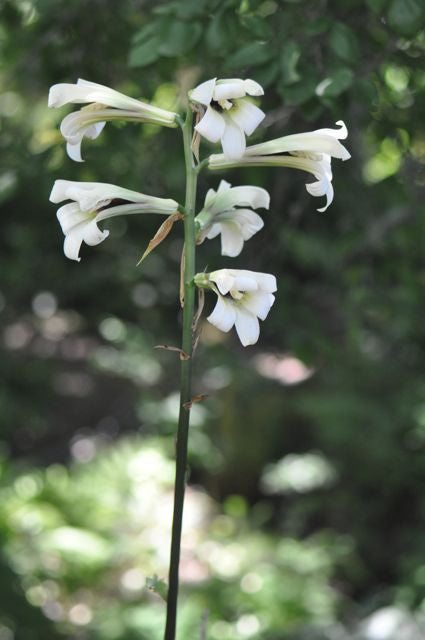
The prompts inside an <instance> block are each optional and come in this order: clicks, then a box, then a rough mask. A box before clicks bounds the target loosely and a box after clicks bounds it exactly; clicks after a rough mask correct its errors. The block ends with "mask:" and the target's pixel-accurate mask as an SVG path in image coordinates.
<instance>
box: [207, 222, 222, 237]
mask: <svg viewBox="0 0 425 640" xmlns="http://www.w3.org/2000/svg"><path fill="white" fill-rule="evenodd" d="M219 233H221V224H213V225H212V227H211V228H210V229H209V230H208V233H207V234H206V236H205V237H206V238H208V240H213V238H216V237H217V236H218V234H219Z"/></svg>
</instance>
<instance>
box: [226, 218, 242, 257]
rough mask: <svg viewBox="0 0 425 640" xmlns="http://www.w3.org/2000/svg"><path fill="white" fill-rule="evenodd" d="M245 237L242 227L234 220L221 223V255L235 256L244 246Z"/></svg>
mask: <svg viewBox="0 0 425 640" xmlns="http://www.w3.org/2000/svg"><path fill="white" fill-rule="evenodd" d="M243 242H244V241H243V237H242V233H241V230H240V228H239V227H238V225H237V224H235V223H234V222H231V221H230V220H229V221H226V222H222V223H221V255H222V256H229V258H235V257H236V256H238V255H239V254H240V252H241V251H242V248H243Z"/></svg>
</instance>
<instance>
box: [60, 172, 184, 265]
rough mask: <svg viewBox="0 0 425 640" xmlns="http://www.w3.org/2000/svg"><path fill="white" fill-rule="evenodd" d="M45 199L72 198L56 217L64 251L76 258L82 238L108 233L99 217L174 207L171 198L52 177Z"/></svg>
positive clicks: (171, 210) (166, 211) (169, 211)
mask: <svg viewBox="0 0 425 640" xmlns="http://www.w3.org/2000/svg"><path fill="white" fill-rule="evenodd" d="M49 199H50V201H51V202H55V203H58V202H63V201H64V200H73V202H69V203H68V204H65V205H63V206H62V207H60V209H59V210H58V211H57V218H58V220H59V223H60V225H61V227H62V231H63V232H64V234H65V242H64V247H63V249H64V253H65V255H66V257H67V258H70V259H71V260H77V261H78V262H79V261H80V260H81V258H80V257H79V253H80V247H81V244H82V242H83V241H84V242H85V243H86V244H88V245H90V246H94V245H96V244H99V243H100V242H102V241H103V240H105V238H107V237H108V235H109V231H107V230H104V231H101V230H100V229H99V227H98V226H97V224H98V222H100V221H101V220H106V219H107V218H113V217H115V216H119V215H128V214H132V213H158V214H164V215H170V214H172V213H174V212H175V211H177V208H178V203H177V202H176V201H175V200H171V199H165V198H156V197H154V196H147V195H145V194H143V193H138V192H137V191H130V190H129V189H123V188H122V187H117V186H116V185H114V184H106V183H102V182H73V181H71V180H56V182H55V184H54V185H53V189H52V191H51V193H50V198H49Z"/></svg>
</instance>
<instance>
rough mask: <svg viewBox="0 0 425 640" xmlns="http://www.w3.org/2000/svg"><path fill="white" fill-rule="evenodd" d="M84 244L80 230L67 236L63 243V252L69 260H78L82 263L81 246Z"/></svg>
mask: <svg viewBox="0 0 425 640" xmlns="http://www.w3.org/2000/svg"><path fill="white" fill-rule="evenodd" d="M82 242H83V235H82V233H81V231H80V230H79V229H77V230H76V231H72V232H71V233H69V234H68V235H67V236H65V240H64V243H63V252H64V254H65V256H66V257H67V258H69V259H70V260H76V261H77V262H80V260H81V258H80V256H79V253H80V248H81V244H82Z"/></svg>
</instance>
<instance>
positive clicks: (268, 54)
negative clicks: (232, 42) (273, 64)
mask: <svg viewBox="0 0 425 640" xmlns="http://www.w3.org/2000/svg"><path fill="white" fill-rule="evenodd" d="M273 55H274V51H273V48H272V47H271V46H270V44H269V43H262V42H251V43H250V44H247V45H245V46H244V47H242V48H241V49H239V50H238V51H236V53H234V54H233V55H232V56H230V58H228V60H227V66H228V67H229V69H243V68H245V67H255V66H258V65H260V64H263V63H264V62H267V60H270V58H272V57H273Z"/></svg>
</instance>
